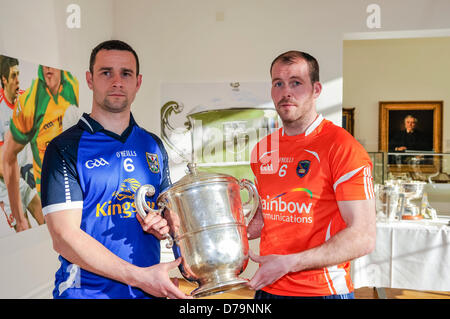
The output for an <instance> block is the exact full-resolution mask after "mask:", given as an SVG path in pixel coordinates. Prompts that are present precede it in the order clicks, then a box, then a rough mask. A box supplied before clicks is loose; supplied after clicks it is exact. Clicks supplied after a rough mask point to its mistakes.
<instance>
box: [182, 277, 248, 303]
mask: <svg viewBox="0 0 450 319" xmlns="http://www.w3.org/2000/svg"><path fill="white" fill-rule="evenodd" d="M247 282H248V280H246V279H242V278H236V279H233V280H230V281H225V282H220V283H217V282H210V283H207V284H205V285H202V286H200V287H198V288H197V289H194V290H193V291H192V292H191V296H192V297H194V298H202V297H207V296H211V295H217V294H221V293H224V292H229V291H232V290H236V289H241V288H244V287H245V286H246V283H247Z"/></svg>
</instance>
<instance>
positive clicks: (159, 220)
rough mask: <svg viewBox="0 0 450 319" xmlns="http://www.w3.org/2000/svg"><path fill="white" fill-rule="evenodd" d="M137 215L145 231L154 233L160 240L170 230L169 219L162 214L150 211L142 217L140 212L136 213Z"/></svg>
mask: <svg viewBox="0 0 450 319" xmlns="http://www.w3.org/2000/svg"><path fill="white" fill-rule="evenodd" d="M136 217H137V219H138V221H139V223H140V224H141V226H142V229H143V230H144V231H145V232H147V233H150V234H152V235H153V236H155V237H156V238H158V239H159V240H163V239H165V235H166V234H167V233H168V232H169V226H168V225H167V220H165V219H164V218H163V217H162V216H161V215H159V214H151V213H149V214H147V216H146V217H145V218H144V219H142V217H141V216H140V215H139V214H136Z"/></svg>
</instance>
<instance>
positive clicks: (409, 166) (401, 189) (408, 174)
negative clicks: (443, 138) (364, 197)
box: [369, 152, 450, 219]
mask: <svg viewBox="0 0 450 319" xmlns="http://www.w3.org/2000/svg"><path fill="white" fill-rule="evenodd" d="M369 155H370V158H371V160H372V163H373V176H374V186H375V193H376V197H377V214H379V215H381V216H383V215H384V216H385V217H386V218H389V217H390V218H392V219H422V218H436V216H437V215H444V216H450V153H433V152H395V153H394V152H392V153H391V152H388V153H387V152H369Z"/></svg>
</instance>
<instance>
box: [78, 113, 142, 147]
mask: <svg viewBox="0 0 450 319" xmlns="http://www.w3.org/2000/svg"><path fill="white" fill-rule="evenodd" d="M78 125H79V126H80V127H81V128H82V129H84V130H85V131H88V132H89V133H91V134H95V133H97V132H100V131H102V132H103V133H105V134H106V135H108V136H111V137H112V138H115V139H117V140H119V141H121V142H125V141H126V140H127V138H128V136H129V135H130V133H131V131H132V130H133V127H134V126H135V125H137V124H136V121H135V120H134V117H133V114H131V113H130V123H129V125H128V127H127V128H126V129H125V131H123V133H122V134H121V135H119V134H116V133H114V132H111V131H108V130H106V129H105V128H104V127H103V126H102V125H101V124H100V123H99V122H97V121H96V120H94V119H93V118H92V117H90V116H89V114H87V113H83V116H82V117H81V118H80V120H79V121H78Z"/></svg>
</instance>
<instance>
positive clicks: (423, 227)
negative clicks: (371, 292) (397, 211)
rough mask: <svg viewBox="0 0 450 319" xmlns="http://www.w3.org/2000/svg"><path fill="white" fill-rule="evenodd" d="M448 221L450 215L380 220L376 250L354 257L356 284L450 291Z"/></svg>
mask: <svg viewBox="0 0 450 319" xmlns="http://www.w3.org/2000/svg"><path fill="white" fill-rule="evenodd" d="M448 222H449V218H448V217H441V218H439V219H438V220H436V221H433V220H421V221H394V222H390V223H387V222H377V242H376V248H375V250H374V251H373V252H372V253H371V254H369V255H366V256H363V257H361V258H358V259H356V260H354V261H353V265H352V267H353V270H352V279H353V283H354V285H355V288H360V287H379V288H381V287H383V288H398V289H412V290H433V291H450V226H448ZM379 292H380V291H379ZM381 293H382V291H381Z"/></svg>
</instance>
